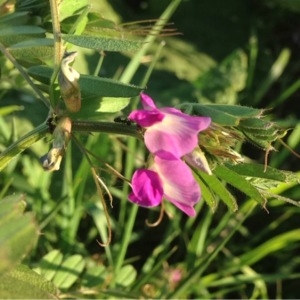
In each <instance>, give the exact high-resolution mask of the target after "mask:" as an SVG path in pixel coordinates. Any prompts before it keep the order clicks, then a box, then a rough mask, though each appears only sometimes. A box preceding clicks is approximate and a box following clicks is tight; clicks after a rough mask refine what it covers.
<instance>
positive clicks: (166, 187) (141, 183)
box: [128, 152, 201, 216]
mask: <svg viewBox="0 0 300 300" xmlns="http://www.w3.org/2000/svg"><path fill="white" fill-rule="evenodd" d="M158 154H159V155H156V156H154V162H153V164H152V165H151V166H150V168H149V169H139V170H137V171H135V173H134V174H133V177H132V193H131V194H130V195H129V197H128V198H129V200H130V201H132V202H134V203H136V204H138V205H140V206H144V207H153V206H158V205H159V204H160V203H161V201H162V199H163V198H165V199H166V200H168V201H170V202H171V203H173V204H174V205H175V206H177V207H178V208H179V209H180V210H182V211H183V212H184V213H186V214H187V215H188V216H195V214H196V213H195V210H194V205H195V204H196V203H197V202H198V201H199V199H200V197H201V191H200V188H199V185H198V184H197V182H196V180H195V179H194V177H193V174H192V171H191V169H190V168H189V167H188V166H187V165H186V163H185V162H183V161H182V160H181V159H178V158H177V157H175V156H174V155H172V154H171V153H168V152H160V153H158Z"/></svg>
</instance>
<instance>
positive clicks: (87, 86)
mask: <svg viewBox="0 0 300 300" xmlns="http://www.w3.org/2000/svg"><path fill="white" fill-rule="evenodd" d="M52 72H53V69H51V68H49V67H46V66H33V67H30V68H28V74H29V75H30V76H32V77H33V78H34V79H36V80H39V81H40V82H42V83H45V84H49V83H50V78H51V75H52ZM79 86H80V90H81V94H82V98H83V100H84V99H85V98H91V96H97V97H122V98H127V97H135V96H137V95H139V93H140V92H141V91H142V90H143V88H142V87H139V86H135V85H131V84H125V83H122V82H120V81H117V80H114V79H110V78H103V77H97V76H91V75H84V74H81V75H80V78H79Z"/></svg>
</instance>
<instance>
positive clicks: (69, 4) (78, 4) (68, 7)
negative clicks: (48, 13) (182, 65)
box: [59, 0, 88, 21]
mask: <svg viewBox="0 0 300 300" xmlns="http://www.w3.org/2000/svg"><path fill="white" fill-rule="evenodd" d="M87 5H88V1H87V0H64V1H62V2H61V3H60V5H59V20H60V21H62V20H64V19H66V18H68V17H71V16H74V15H76V14H80V12H81V11H82V10H83V9H84V8H85V7H86V6H87Z"/></svg>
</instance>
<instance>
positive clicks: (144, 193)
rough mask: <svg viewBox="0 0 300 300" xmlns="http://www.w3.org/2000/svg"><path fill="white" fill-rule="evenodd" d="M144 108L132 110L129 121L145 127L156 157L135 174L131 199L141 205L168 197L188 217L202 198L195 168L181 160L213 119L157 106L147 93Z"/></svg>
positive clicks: (152, 204) (146, 140)
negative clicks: (192, 169)
mask: <svg viewBox="0 0 300 300" xmlns="http://www.w3.org/2000/svg"><path fill="white" fill-rule="evenodd" d="M141 99H142V104H143V107H144V109H143V110H136V111H133V112H131V113H130V115H129V116H128V118H129V120H132V121H134V122H136V123H137V124H138V125H139V126H141V127H143V128H144V129H145V133H144V141H145V145H146V146H147V148H148V150H149V151H150V153H151V154H152V155H153V158H151V159H150V163H149V168H148V170H147V169H141V170H138V171H136V172H135V173H134V175H133V179H132V186H133V193H131V194H130V195H129V199H130V200H131V201H132V202H134V203H136V204H139V205H141V206H146V207H147V206H149V207H151V206H157V205H159V204H160V203H161V201H162V198H163V197H165V198H166V199H168V200H169V201H171V202H172V203H173V204H174V205H176V206H177V207H178V208H179V209H181V210H182V211H183V212H185V213H186V214H187V215H189V216H194V215H195V211H194V209H193V206H194V205H195V204H196V203H197V202H198V201H199V199H200V197H201V193H200V188H199V186H198V184H197V183H196V181H195V179H194V177H193V174H192V171H191V170H190V169H189V167H188V166H187V165H186V164H185V162H183V161H182V160H181V158H182V157H183V156H184V155H187V154H189V153H191V152H192V151H193V150H194V149H195V148H196V146H197V145H198V133H199V132H200V131H203V130H205V129H206V128H208V126H209V124H210V118H207V117H193V116H189V115H187V114H184V113H182V112H181V111H179V110H177V109H175V108H162V109H158V108H157V107H156V106H155V104H154V102H153V100H152V99H151V98H150V97H149V96H148V95H146V94H142V95H141Z"/></svg>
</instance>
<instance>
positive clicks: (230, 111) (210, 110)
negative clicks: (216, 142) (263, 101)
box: [179, 103, 263, 126]
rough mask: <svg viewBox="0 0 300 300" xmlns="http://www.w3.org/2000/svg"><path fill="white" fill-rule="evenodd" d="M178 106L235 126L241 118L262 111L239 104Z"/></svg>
mask: <svg viewBox="0 0 300 300" xmlns="http://www.w3.org/2000/svg"><path fill="white" fill-rule="evenodd" d="M179 108H180V109H183V110H185V111H186V112H187V113H189V114H192V115H198V116H207V117H211V118H212V121H213V122H215V123H218V124H220V125H224V126H237V125H238V124H239V123H240V121H241V120H242V119H246V118H254V117H259V116H261V114H262V113H263V110H261V109H255V108H252V107H247V106H240V105H221V104H205V105H203V104H190V103H189V104H187V103H184V104H182V105H180V106H179Z"/></svg>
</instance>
